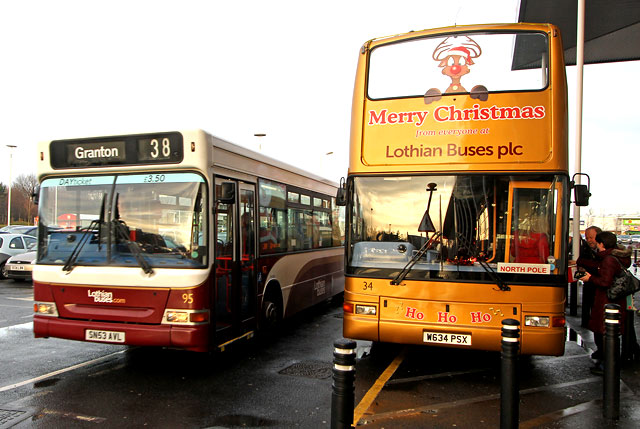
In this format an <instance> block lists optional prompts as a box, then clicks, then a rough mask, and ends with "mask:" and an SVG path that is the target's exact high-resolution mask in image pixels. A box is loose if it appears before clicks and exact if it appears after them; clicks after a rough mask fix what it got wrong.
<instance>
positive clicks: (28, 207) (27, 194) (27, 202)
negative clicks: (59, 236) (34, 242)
mask: <svg viewBox="0 0 640 429" xmlns="http://www.w3.org/2000/svg"><path fill="white" fill-rule="evenodd" d="M37 189H38V179H36V176H35V174H33V173H31V174H21V175H20V176H18V177H16V180H15V181H14V182H13V186H12V191H16V192H18V194H19V195H20V198H17V199H18V200H19V201H16V202H17V203H18V204H17V206H18V207H20V209H19V214H18V218H22V217H23V216H24V219H25V220H26V221H27V222H29V223H30V222H31V220H32V219H33V218H34V216H35V215H36V213H35V212H36V210H35V206H34V204H33V198H32V196H33V194H34V193H35V192H36V190H37ZM11 200H12V201H11V203H12V204H13V195H12V198H11ZM11 211H12V212H13V209H12V210H11ZM11 217H12V218H15V216H14V213H12V216H11Z"/></svg>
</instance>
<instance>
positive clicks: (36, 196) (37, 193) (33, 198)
mask: <svg viewBox="0 0 640 429" xmlns="http://www.w3.org/2000/svg"><path fill="white" fill-rule="evenodd" d="M31 201H32V202H33V204H35V205H36V206H37V205H38V203H39V202H40V186H38V187H36V189H34V190H33V193H32V194H31Z"/></svg>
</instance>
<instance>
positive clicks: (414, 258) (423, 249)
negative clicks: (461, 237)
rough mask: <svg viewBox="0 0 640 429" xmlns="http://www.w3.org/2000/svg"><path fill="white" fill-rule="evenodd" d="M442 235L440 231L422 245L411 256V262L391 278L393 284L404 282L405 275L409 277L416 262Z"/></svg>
mask: <svg viewBox="0 0 640 429" xmlns="http://www.w3.org/2000/svg"><path fill="white" fill-rule="evenodd" d="M441 235H442V233H441V232H438V233H436V234H434V235H433V236H432V237H431V238H430V239H429V241H427V242H426V243H424V244H423V245H422V247H421V248H420V249H419V250H418V251H417V252H416V253H414V255H413V256H412V257H411V259H409V262H407V264H406V265H405V266H404V268H403V269H402V271H400V272H399V273H398V275H397V276H396V277H395V278H394V279H393V280H391V284H392V285H394V286H397V285H399V284H400V283H402V281H403V280H404V279H405V277H407V275H408V274H409V272H410V271H411V270H412V269H413V266H414V265H415V264H416V262H418V261H419V260H420V258H422V257H423V256H424V254H425V253H427V250H429V249H430V248H431V244H433V243H434V242H435V240H436V239H437V238H438V237H440V236H441Z"/></svg>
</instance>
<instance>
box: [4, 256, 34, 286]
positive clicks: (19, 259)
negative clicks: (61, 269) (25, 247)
mask: <svg viewBox="0 0 640 429" xmlns="http://www.w3.org/2000/svg"><path fill="white" fill-rule="evenodd" d="M37 255H38V252H37V251H35V250H32V251H30V252H27V253H21V254H19V255H15V256H12V257H10V258H9V259H7V262H6V263H5V264H4V267H3V268H2V275H3V276H4V277H6V278H9V279H13V280H19V281H31V273H32V272H33V265H34V264H35V263H36V256H37Z"/></svg>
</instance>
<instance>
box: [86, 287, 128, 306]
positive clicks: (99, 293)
mask: <svg viewBox="0 0 640 429" xmlns="http://www.w3.org/2000/svg"><path fill="white" fill-rule="evenodd" d="M87 295H88V296H89V297H92V298H93V302H100V303H109V304H116V303H125V302H127V301H126V300H125V299H124V298H114V297H113V292H107V291H104V290H94V291H92V290H91V289H89V290H88V291H87Z"/></svg>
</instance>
